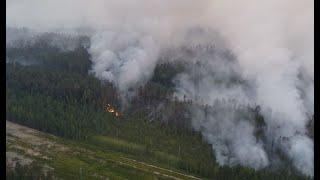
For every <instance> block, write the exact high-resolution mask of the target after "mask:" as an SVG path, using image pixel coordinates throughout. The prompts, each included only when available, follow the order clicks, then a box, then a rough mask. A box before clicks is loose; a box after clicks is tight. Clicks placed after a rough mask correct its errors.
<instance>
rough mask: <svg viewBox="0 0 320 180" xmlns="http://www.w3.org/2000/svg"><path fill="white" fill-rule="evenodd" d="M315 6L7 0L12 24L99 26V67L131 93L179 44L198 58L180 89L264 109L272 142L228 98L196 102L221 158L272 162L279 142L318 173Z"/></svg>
mask: <svg viewBox="0 0 320 180" xmlns="http://www.w3.org/2000/svg"><path fill="white" fill-rule="evenodd" d="M75 7H76V8H75ZM313 7H314V4H313V1H308V0H307V1H300V0H268V1H267V0H260V1H250V0H243V1H233V0H224V1H218V0H213V1H209V0H202V1H193V0H176V1H169V0H154V1H147V0H132V1H115V0H104V1H103V0H93V1H84V0H77V1H75V0H63V1H62V0H55V1H53V0H52V1H40V0H28V1H27V0H7V26H19V27H21V26H25V27H30V28H33V29H37V30H39V31H48V30H51V31H56V30H61V29H70V28H71V29H72V28H78V27H81V26H88V27H91V28H93V29H95V35H94V36H92V37H91V47H90V48H89V52H90V54H91V56H92V57H91V60H92V62H93V66H92V70H91V73H94V74H95V75H96V76H97V77H98V78H100V79H101V80H107V81H111V82H113V83H115V84H116V86H117V87H118V88H119V90H120V91H121V93H122V94H123V99H124V101H126V99H127V98H130V97H131V96H132V95H134V90H135V88H136V87H138V86H140V85H143V84H144V83H145V82H146V81H148V79H150V78H151V76H152V73H153V70H154V67H155V66H156V64H157V63H160V62H159V61H160V60H159V59H161V58H159V57H161V56H162V55H163V53H168V52H167V49H174V50H173V51H172V52H171V53H173V54H172V55H173V56H175V57H177V58H172V60H174V59H183V61H185V62H188V63H189V64H191V66H190V67H189V68H187V71H186V72H184V73H181V74H179V75H178V76H177V77H176V78H175V83H176V87H177V91H176V95H175V96H178V97H179V98H183V97H184V96H187V97H188V98H190V99H192V100H193V101H194V102H196V103H198V104H208V105H211V106H214V104H215V102H216V101H220V100H226V101H235V102H237V103H238V104H240V105H248V104H249V105H259V106H260V107H261V113H262V115H263V116H264V118H265V121H266V126H265V127H264V128H263V131H264V133H265V134H266V138H265V139H264V140H256V139H255V136H254V131H255V130H254V128H255V125H254V123H252V121H251V119H252V117H241V116H240V115H239V112H238V111H231V110H232V109H234V108H232V107H230V106H226V107H224V108H222V109H221V111H220V112H216V113H213V112H204V111H203V110H202V109H200V108H197V107H195V108H194V109H193V111H192V112H193V125H194V128H195V129H196V130H199V131H201V132H202V134H203V136H204V137H205V138H206V139H207V141H208V143H210V144H212V147H213V150H214V152H215V154H216V156H217V161H218V163H220V164H221V165H235V164H240V165H244V166H249V167H253V168H255V169H260V168H264V167H267V166H268V165H270V164H272V163H273V162H274V161H275V160H274V156H273V155H271V154H270V153H269V152H270V150H269V148H268V147H270V145H271V144H272V146H273V145H274V146H276V148H277V149H279V150H281V151H282V153H284V154H285V155H286V156H287V158H289V159H290V160H291V161H292V162H293V165H294V167H295V168H296V169H298V170H299V171H300V172H302V173H304V174H306V175H311V176H313V171H314V163H313V160H314V157H313V140H311V139H310V138H309V137H307V136H306V133H307V132H306V131H307V130H306V123H307V120H308V118H309V117H310V116H311V115H312V114H313V113H314V109H313V108H314V56H313V52H314V46H313V39H314V35H313V33H314V32H313V27H314V24H313V16H314V13H313V12H314V11H313ZM194 27H197V28H199V29H205V30H204V31H197V30H195V31H194V30H192V28H194ZM190 31H191V32H192V33H191V34H190ZM194 34H195V35H194ZM210 43H213V44H214V47H213V48H205V49H207V50H205V51H204V50H203V48H202V49H201V48H200V49H197V48H192V51H193V53H192V54H191V55H190V54H188V53H185V52H184V51H182V50H175V49H179V48H180V49H183V48H181V47H186V46H187V47H190V46H192V45H193V44H196V46H197V45H201V46H202V47H203V46H204V47H208V46H209V47H210V46H211V45H210ZM240 114H243V113H240ZM216 127H220V129H219V128H216ZM221 129H225V130H226V131H221ZM231 129H232V131H231ZM239 137H241V138H239ZM283 139H284V140H283ZM243 144H245V145H246V146H245V147H243V146H242V145H243Z"/></svg>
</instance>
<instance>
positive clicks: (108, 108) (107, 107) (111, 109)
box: [106, 104, 121, 117]
mask: <svg viewBox="0 0 320 180" xmlns="http://www.w3.org/2000/svg"><path fill="white" fill-rule="evenodd" d="M106 111H107V112H109V113H112V114H114V116H116V117H119V116H120V115H121V113H120V112H118V111H116V109H115V108H114V107H112V106H111V105H110V104H107V105H106Z"/></svg>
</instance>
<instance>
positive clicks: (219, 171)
mask: <svg viewBox="0 0 320 180" xmlns="http://www.w3.org/2000/svg"><path fill="white" fill-rule="evenodd" d="M34 39H35V40H33V41H32V42H29V41H28V40H24V41H19V40H15V41H13V42H11V44H8V43H7V48H6V53H7V55H6V62H7V63H6V98H7V99H6V100H7V103H6V104H7V106H6V114H7V115H6V116H7V117H6V118H7V120H10V121H13V122H16V123H19V124H22V125H26V126H29V127H32V128H35V129H38V130H40V131H43V132H47V133H51V134H54V135H56V136H60V137H64V138H68V139H74V140H77V141H79V142H80V141H91V142H95V139H94V137H95V135H105V136H110V137H116V138H119V139H122V140H126V141H129V142H133V143H139V144H142V145H143V147H144V148H143V150H137V149H134V148H133V149H126V148H124V149H114V150H115V151H123V152H126V153H128V154H133V155H135V156H136V157H139V159H140V160H144V161H151V162H161V161H163V162H165V163H167V164H168V166H170V167H173V168H174V169H178V170H182V171H185V172H188V173H191V174H194V175H197V176H199V177H204V178H209V179H290V180H292V179H304V177H302V176H301V175H300V174H298V173H297V172H296V171H294V170H293V169H292V168H291V167H290V166H289V165H288V166H287V167H288V168H284V167H283V168H280V169H277V170H274V169H272V168H266V169H263V170H259V171H255V170H254V169H250V168H246V167H240V166H234V167H220V166H219V165H218V164H217V163H216V161H215V157H214V155H213V152H212V146H211V145H209V144H207V143H206V142H205V141H204V140H203V139H202V136H201V134H200V133H199V132H197V131H195V130H193V129H192V127H191V119H190V115H189V113H190V112H189V111H188V109H189V108H190V107H191V106H201V108H202V109H203V110H204V111H207V110H208V109H218V108H219V106H223V105H221V104H223V103H228V102H224V101H221V102H217V105H216V107H209V106H206V105H198V104H194V103H193V102H191V101H189V100H185V101H178V100H177V99H174V98H173V92H174V88H175V87H174V84H173V83H172V79H173V78H174V77H175V75H176V74H177V73H179V72H180V71H182V70H183V68H184V65H183V64H172V63H163V64H158V65H157V66H156V69H155V71H154V75H153V77H152V79H151V80H149V82H148V83H147V84H146V85H144V86H142V87H140V88H139V89H138V92H137V93H136V96H135V97H134V98H133V99H132V100H131V101H130V103H129V106H128V107H127V109H126V110H125V111H124V112H122V114H123V115H122V116H120V117H115V116H114V115H113V114H111V113H108V112H106V110H105V108H104V107H105V105H106V104H112V106H114V107H115V108H116V109H117V110H119V111H122V110H123V107H121V103H120V97H119V92H117V89H116V87H115V86H114V85H113V84H112V83H110V82H103V81H100V80H98V79H97V78H95V77H94V76H93V75H92V74H90V73H89V72H90V66H91V62H90V55H89V53H88V52H87V46H88V42H89V40H88V37H86V36H77V37H69V36H68V35H66V34H59V33H45V34H41V35H38V36H37V37H36V38H34ZM60 39H64V41H61V42H62V43H61V44H55V43H52V42H55V41H58V40H60ZM70 44H72V45H73V47H72V48H71V49H68V50H65V48H64V47H66V46H68V47H70ZM235 108H239V110H241V109H242V108H245V109H247V110H248V111H247V112H248V113H249V114H245V115H247V116H254V119H255V123H256V124H257V126H256V127H257V129H256V136H257V138H263V137H259V136H263V134H262V132H261V128H262V127H263V126H264V120H263V117H262V116H261V115H260V113H259V107H258V106H257V107H235ZM312 123H313V120H312ZM310 124H311V123H310ZM311 128H312V132H311V133H310V135H311V136H312V137H313V124H312V125H310V129H311ZM96 146H97V147H99V143H98V142H97V144H96ZM155 152H165V153H167V154H170V155H172V158H171V159H170V158H169V159H168V158H161V157H160V155H159V154H157V153H155ZM31 169H32V168H31ZM33 169H37V168H36V167H34V168H33ZM17 171H19V173H18V175H19V174H23V171H30V170H29V169H27V170H24V169H23V168H21V167H20V166H19V168H18V169H17ZM8 176H13V175H12V172H9V175H8Z"/></svg>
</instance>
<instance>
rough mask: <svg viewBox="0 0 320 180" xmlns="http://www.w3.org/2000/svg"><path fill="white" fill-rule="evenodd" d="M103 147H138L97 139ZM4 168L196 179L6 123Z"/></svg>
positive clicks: (59, 175)
mask: <svg viewBox="0 0 320 180" xmlns="http://www.w3.org/2000/svg"><path fill="white" fill-rule="evenodd" d="M99 140H100V141H104V142H105V144H106V146H107V145H108V144H110V146H119V147H122V148H123V146H127V147H128V148H132V149H135V150H137V151H139V145H135V144H132V143H127V142H125V141H120V140H119V141H118V140H116V139H112V138H108V137H97V141H99ZM6 155H7V166H9V167H11V168H12V167H14V166H15V165H16V163H17V162H19V163H20V164H21V165H28V164H30V163H31V162H36V163H38V164H40V165H41V166H42V167H43V168H42V171H43V172H44V173H46V172H47V171H50V172H52V173H53V174H54V176H55V177H56V178H62V179H78V178H81V179H199V178H197V177H194V176H191V175H187V174H184V173H181V172H177V171H173V170H169V169H166V168H162V167H158V166H156V165H152V164H148V163H145V162H141V161H137V160H135V159H133V158H131V157H127V156H125V155H124V154H122V153H118V152H112V151H108V150H101V149H99V148H94V146H91V148H90V146H89V145H86V144H78V143H75V142H69V140H65V139H61V138H58V137H55V136H52V135H48V134H45V133H42V132H39V131H37V130H34V129H31V128H28V127H25V126H21V125H18V124H15V123H12V122H10V121H6Z"/></svg>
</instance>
